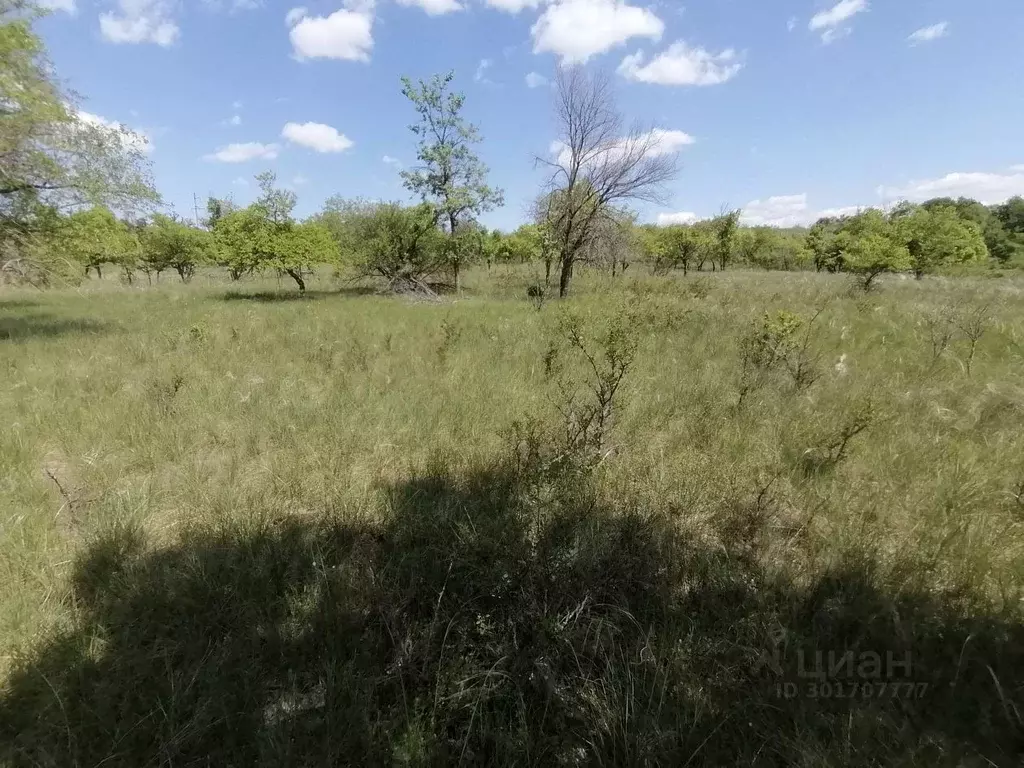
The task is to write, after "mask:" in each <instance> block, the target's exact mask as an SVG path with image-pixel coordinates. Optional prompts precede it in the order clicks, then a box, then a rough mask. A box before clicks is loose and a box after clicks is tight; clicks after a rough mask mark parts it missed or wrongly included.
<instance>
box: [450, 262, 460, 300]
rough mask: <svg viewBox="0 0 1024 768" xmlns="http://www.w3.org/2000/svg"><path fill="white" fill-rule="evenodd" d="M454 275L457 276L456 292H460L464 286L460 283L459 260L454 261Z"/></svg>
mask: <svg viewBox="0 0 1024 768" xmlns="http://www.w3.org/2000/svg"><path fill="white" fill-rule="evenodd" d="M452 277H454V278H455V292H456V293H458V292H459V290H460V289H461V287H462V286H461V285H460V283H459V262H457V261H453V262H452Z"/></svg>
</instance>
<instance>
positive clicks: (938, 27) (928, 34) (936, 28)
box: [907, 21, 949, 45]
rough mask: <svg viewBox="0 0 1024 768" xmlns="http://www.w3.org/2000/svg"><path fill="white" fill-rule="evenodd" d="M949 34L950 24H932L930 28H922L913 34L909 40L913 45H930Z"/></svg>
mask: <svg viewBox="0 0 1024 768" xmlns="http://www.w3.org/2000/svg"><path fill="white" fill-rule="evenodd" d="M948 34H949V22H948V21H940V22H939V23H938V24H932V25H931V26H930V27H921V29H919V30H917V31H916V32H914V33H912V34H911V35H910V36H909V37H908V38H907V40H908V41H910V44H911V45H920V44H921V43H930V42H931V41H932V40H938V39H939V38H940V37H946V36H947V35H948Z"/></svg>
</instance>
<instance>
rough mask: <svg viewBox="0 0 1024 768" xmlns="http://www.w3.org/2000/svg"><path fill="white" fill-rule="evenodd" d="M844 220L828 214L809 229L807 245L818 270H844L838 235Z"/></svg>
mask: <svg viewBox="0 0 1024 768" xmlns="http://www.w3.org/2000/svg"><path fill="white" fill-rule="evenodd" d="M844 221H845V219H844V218H842V217H830V216H826V217H823V218H820V219H818V220H817V221H816V222H814V226H812V227H811V228H810V230H808V232H807V239H806V247H807V250H808V251H809V252H810V253H811V258H812V260H813V261H814V268H815V269H816V270H817V271H818V272H820V271H821V270H823V269H824V270H826V271H828V272H841V271H842V269H843V257H842V251H841V249H840V247H839V242H838V240H837V237H838V235H839V231H840V229H842V227H843V222H844Z"/></svg>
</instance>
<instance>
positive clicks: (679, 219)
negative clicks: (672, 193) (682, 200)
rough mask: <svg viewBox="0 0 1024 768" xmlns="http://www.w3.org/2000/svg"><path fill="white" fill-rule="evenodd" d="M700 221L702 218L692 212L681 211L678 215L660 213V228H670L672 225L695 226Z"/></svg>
mask: <svg viewBox="0 0 1024 768" xmlns="http://www.w3.org/2000/svg"><path fill="white" fill-rule="evenodd" d="M696 221H700V216H698V215H697V214H696V213H693V212H692V211H679V212H678V213H659V214H658V226H659V227H668V226H671V225H672V224H693V223H694V222H696Z"/></svg>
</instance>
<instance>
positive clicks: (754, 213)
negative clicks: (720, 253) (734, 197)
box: [740, 194, 866, 227]
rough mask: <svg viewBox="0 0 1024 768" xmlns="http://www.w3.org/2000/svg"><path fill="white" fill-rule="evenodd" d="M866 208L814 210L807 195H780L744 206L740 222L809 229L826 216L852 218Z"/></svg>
mask: <svg viewBox="0 0 1024 768" xmlns="http://www.w3.org/2000/svg"><path fill="white" fill-rule="evenodd" d="M865 207H866V206H861V205H846V206H842V207H838V208H825V209H822V210H814V209H812V208H811V207H810V205H809V204H808V202H807V195H806V194H800V195H778V196H776V197H769V198H768V199H767V200H752V201H751V202H749V203H747V204H746V205H745V206H743V213H742V214H741V216H740V220H741V221H742V222H743V224H746V225H747V226H750V227H809V226H810V225H812V224H813V223H814V222H816V221H817V220H818V219H820V218H824V217H826V216H829V217H836V216H852V215H853V214H855V213H858V212H860V211H862V210H864V208H865Z"/></svg>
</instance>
